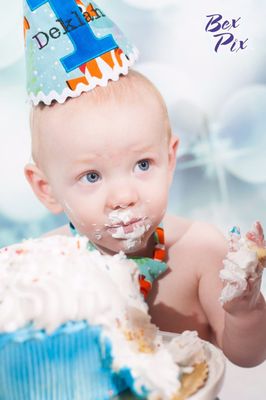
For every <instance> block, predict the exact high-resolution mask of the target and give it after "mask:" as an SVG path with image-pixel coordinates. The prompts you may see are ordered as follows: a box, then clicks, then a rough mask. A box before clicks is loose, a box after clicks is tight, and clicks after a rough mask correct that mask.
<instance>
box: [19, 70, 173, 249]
mask: <svg viewBox="0 0 266 400" xmlns="http://www.w3.org/2000/svg"><path fill="white" fill-rule="evenodd" d="M31 130H32V157H33V160H34V164H28V165H26V167H25V173H26V177H27V179H28V181H29V182H30V184H31V186H32V188H33V190H34V192H35V194H36V195H37V196H38V198H39V199H40V200H41V201H42V203H43V204H44V205H45V206H46V207H47V208H48V209H49V210H50V211H51V212H53V213H59V212H62V211H64V212H65V214H66V215H67V217H68V218H69V220H70V221H71V222H72V223H73V225H74V226H75V228H76V229H77V231H78V232H79V233H80V234H84V235H86V236H87V237H88V238H89V239H90V240H91V241H92V242H93V243H95V244H96V246H98V247H99V248H100V249H101V250H103V251H105V252H108V253H111V254H113V253H117V252H119V251H120V250H122V251H124V252H126V253H131V254H137V253H138V252H139V251H141V249H143V248H145V246H147V243H148V240H149V238H150V237H151V234H152V233H153V231H154V229H155V228H156V226H157V225H158V224H159V223H160V221H161V220H162V218H163V215H164V213H165V210H166V207H167V199H168V190H169V186H170V183H171V179H172V174H173V170H174V166H175V158H176V157H175V155H176V148H177V139H175V138H174V137H173V136H172V135H171V129H170V124H169V119H168V114H167V110H166V107H165V103H164V101H163V99H162V97H161V95H160V94H159V92H158V91H157V90H156V88H155V87H154V86H153V85H152V83H151V82H150V81H149V80H148V79H146V78H145V77H144V76H143V75H141V74H139V73H137V72H135V71H130V72H129V74H128V75H126V76H122V77H120V79H119V80H118V81H117V82H113V81H110V82H109V83H108V85H107V87H97V88H95V89H94V90H92V91H91V92H88V93H83V94H82V95H81V96H79V97H77V98H74V99H73V98H72V99H69V100H67V101H66V102H65V103H64V104H58V103H55V104H53V105H52V106H44V105H39V106H38V107H35V108H34V109H33V110H32V114H31Z"/></svg>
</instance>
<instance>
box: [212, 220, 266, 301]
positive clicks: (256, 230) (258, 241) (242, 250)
mask: <svg viewBox="0 0 266 400" xmlns="http://www.w3.org/2000/svg"><path fill="white" fill-rule="evenodd" d="M228 244H229V252H228V254H227V256H226V258H225V260H224V261H223V264H224V268H223V269H222V270H221V271H220V278H221V279H222V281H223V282H224V288H223V291H222V294H221V297H220V302H221V303H222V304H225V303H226V302H228V301H231V300H233V299H234V298H236V297H238V296H241V295H242V294H243V293H244V291H245V290H246V289H247V286H248V280H249V278H253V279H256V278H259V277H260V276H261V275H262V271H263V268H265V267H266V241H265V239H264V233H263V228H262V225H261V223H260V222H259V221H257V222H255V223H254V224H253V227H252V229H251V230H250V231H249V232H247V234H246V235H244V236H242V235H241V232H240V229H239V227H237V226H234V227H233V228H232V229H231V231H230V233H229V238H228Z"/></svg>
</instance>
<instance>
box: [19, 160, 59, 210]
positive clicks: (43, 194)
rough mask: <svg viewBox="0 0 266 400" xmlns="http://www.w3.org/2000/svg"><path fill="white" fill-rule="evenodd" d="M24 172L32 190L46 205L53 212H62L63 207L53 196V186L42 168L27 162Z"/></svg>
mask: <svg viewBox="0 0 266 400" xmlns="http://www.w3.org/2000/svg"><path fill="white" fill-rule="evenodd" d="M24 173H25V176H26V178H27V180H28V182H29V184H30V185H31V187H32V190H33V191H34V193H35V194H36V196H37V197H38V199H39V200H40V201H41V202H42V203H43V204H44V205H45V207H46V208H48V210H49V211H51V212H52V213H53V214H59V213H60V212H62V211H63V208H62V206H61V205H60V204H59V203H58V201H57V200H56V199H55V197H54V196H53V193H52V188H51V186H50V184H49V182H48V180H47V178H46V176H45V175H44V173H43V172H42V171H41V170H40V168H38V167H37V166H36V165H34V164H27V165H26V166H25V168H24Z"/></svg>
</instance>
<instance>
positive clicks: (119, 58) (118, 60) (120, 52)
mask: <svg viewBox="0 0 266 400" xmlns="http://www.w3.org/2000/svg"><path fill="white" fill-rule="evenodd" d="M114 51H115V57H116V59H117V62H118V64H119V66H120V67H122V65H123V62H122V59H121V54H123V51H122V50H121V49H119V48H117V49H115V50H114Z"/></svg>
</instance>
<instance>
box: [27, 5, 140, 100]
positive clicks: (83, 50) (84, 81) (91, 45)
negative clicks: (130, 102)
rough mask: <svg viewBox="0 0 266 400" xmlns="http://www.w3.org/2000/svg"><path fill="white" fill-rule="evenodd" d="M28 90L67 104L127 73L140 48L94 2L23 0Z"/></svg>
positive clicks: (34, 96) (31, 95)
mask: <svg viewBox="0 0 266 400" xmlns="http://www.w3.org/2000/svg"><path fill="white" fill-rule="evenodd" d="M24 38H25V49H26V70H27V91H28V95H29V98H30V100H31V101H32V102H33V104H34V105H37V104H38V103H39V102H44V103H45V104H48V105H49V104H51V102H52V101H53V100H56V101H57V102H59V103H63V102H64V101H65V100H66V98H67V97H77V96H79V95H80V94H81V93H82V92H85V91H89V90H92V89H93V88H94V87H95V86H96V85H100V86H106V85H107V83H108V80H109V79H111V80H118V79H119V76H120V75H121V74H124V75H126V74H127V72H128V68H129V67H130V66H131V65H132V64H133V63H134V62H135V60H136V58H137V55H138V51H137V49H136V48H135V47H134V46H132V45H131V44H130V43H129V42H128V40H127V39H126V37H125V36H124V35H123V33H122V32H121V31H120V29H119V28H118V27H117V26H116V25H115V24H114V23H113V22H112V21H111V20H110V19H109V18H108V17H107V16H106V15H105V14H104V12H103V11H102V9H100V8H99V7H98V6H97V4H96V3H95V2H94V1H88V0H24Z"/></svg>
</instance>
